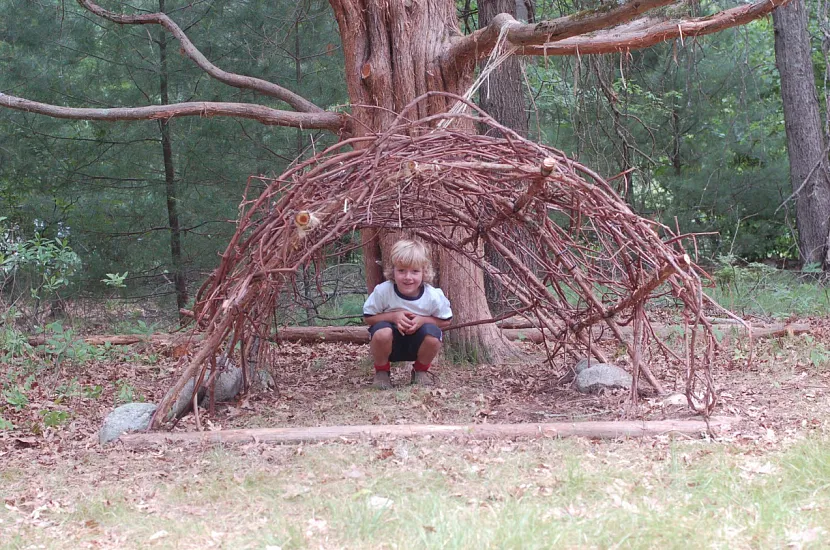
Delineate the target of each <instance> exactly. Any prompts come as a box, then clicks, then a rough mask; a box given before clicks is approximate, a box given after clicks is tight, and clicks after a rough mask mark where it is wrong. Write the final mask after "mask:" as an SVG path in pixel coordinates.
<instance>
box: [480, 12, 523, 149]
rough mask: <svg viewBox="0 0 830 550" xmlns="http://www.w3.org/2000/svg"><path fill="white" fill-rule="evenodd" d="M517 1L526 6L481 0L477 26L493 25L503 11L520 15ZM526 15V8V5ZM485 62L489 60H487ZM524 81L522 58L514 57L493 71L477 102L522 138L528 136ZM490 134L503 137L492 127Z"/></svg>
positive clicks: (515, 15)
mask: <svg viewBox="0 0 830 550" xmlns="http://www.w3.org/2000/svg"><path fill="white" fill-rule="evenodd" d="M517 3H520V4H521V7H524V2H523V1H522V0H479V3H478V26H479V28H484V27H487V26H488V25H490V23H491V22H492V21H493V18H495V17H496V16H497V15H498V14H500V13H508V14H510V15H511V16H512V17H517V18H521V16H520V15H517V11H518V8H519V7H520V6H517ZM524 11H525V18H526V17H527V9H526V8H525V10H524ZM484 63H486V62H484ZM525 88H526V86H525V81H524V76H523V74H522V59H521V57H519V56H516V55H514V56H511V57H510V58H509V59H506V60H504V61H503V62H502V64H501V65H499V67H498V68H497V69H496V70H494V71H493V72H492V73H491V74H490V77H489V78H488V80H487V82H486V83H485V84H484V86H482V87H481V91H480V92H479V99H478V104H479V106H480V107H481V108H482V109H484V110H485V111H487V113H488V114H489V115H490V116H492V117H493V118H494V119H496V120H497V121H498V122H499V123H501V124H503V125H504V126H507V127H508V128H510V129H511V130H514V131H515V132H516V133H517V134H519V135H520V136H522V137H527V135H528V122H527V100H526V99H525ZM489 132H490V135H493V136H494V137H502V136H501V132H499V131H498V130H497V129H495V128H490V129H489Z"/></svg>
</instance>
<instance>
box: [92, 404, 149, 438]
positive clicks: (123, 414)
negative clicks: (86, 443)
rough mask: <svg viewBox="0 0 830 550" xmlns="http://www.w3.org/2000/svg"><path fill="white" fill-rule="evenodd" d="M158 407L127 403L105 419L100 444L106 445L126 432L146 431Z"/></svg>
mask: <svg viewBox="0 0 830 550" xmlns="http://www.w3.org/2000/svg"><path fill="white" fill-rule="evenodd" d="M156 407H157V405H154V404H153V403H127V404H126V405H121V406H120V407H118V408H116V409H115V410H113V411H112V412H111V413H109V414H108V415H107V417H106V418H105V419H104V425H103V426H101V431H100V432H98V442H99V443H101V445H105V444H107V443H109V442H110V441H112V440H113V439H117V438H118V437H119V436H120V435H121V434H123V433H125V432H132V431H138V430H146V429H147V427H148V426H149V425H150V418H152V416H153V413H154V412H155V410H156Z"/></svg>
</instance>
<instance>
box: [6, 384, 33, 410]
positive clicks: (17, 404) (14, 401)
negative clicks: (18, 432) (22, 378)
mask: <svg viewBox="0 0 830 550" xmlns="http://www.w3.org/2000/svg"><path fill="white" fill-rule="evenodd" d="M3 399H5V401H6V403H8V404H9V405H11V406H12V407H14V408H15V409H17V410H18V411H19V410H22V409H23V408H24V407H25V406H26V405H28V404H29V398H28V397H27V396H26V392H25V389H24V388H21V387H20V386H13V387H11V388H8V389H5V390H3Z"/></svg>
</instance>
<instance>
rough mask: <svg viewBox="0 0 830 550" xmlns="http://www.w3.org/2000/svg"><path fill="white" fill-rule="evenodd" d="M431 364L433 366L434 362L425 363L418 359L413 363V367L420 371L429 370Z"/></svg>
mask: <svg viewBox="0 0 830 550" xmlns="http://www.w3.org/2000/svg"><path fill="white" fill-rule="evenodd" d="M431 366H432V363H429V364H426V365H424V364H422V363H419V362H418V361H415V364H414V365H412V369H413V370H415V371H418V372H426V371H428V370H429V368H430V367H431Z"/></svg>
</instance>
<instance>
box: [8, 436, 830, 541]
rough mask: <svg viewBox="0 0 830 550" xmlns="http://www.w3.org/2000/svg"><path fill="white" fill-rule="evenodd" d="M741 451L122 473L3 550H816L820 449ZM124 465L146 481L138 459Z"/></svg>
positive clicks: (707, 448) (468, 450) (389, 453)
mask: <svg viewBox="0 0 830 550" xmlns="http://www.w3.org/2000/svg"><path fill="white" fill-rule="evenodd" d="M748 451H750V449H743V448H740V447H736V446H732V445H729V444H723V443H712V442H702V441H678V442H662V443H658V444H654V442H649V441H643V442H637V441H629V442H622V443H601V444H594V443H591V442H587V441H584V440H563V441H557V440H543V441H538V442H523V443H522V442H520V443H512V442H505V441H502V442H493V443H467V444H461V443H455V444H446V443H444V444H442V443H440V442H437V441H406V440H398V441H390V442H385V443H375V444H371V443H358V444H327V445H315V446H310V447H281V448H272V449H270V450H268V448H261V447H260V448H259V450H256V449H254V450H249V451H247V452H245V451H242V450H209V451H204V452H195V451H194V452H192V453H189V454H179V455H178V458H177V459H176V460H178V461H185V462H187V463H189V466H188V467H183V468H180V469H178V470H177V472H176V473H175V475H170V476H169V477H167V478H165V479H163V478H161V477H157V476H152V475H147V474H146V471H145V472H142V471H137V472H133V473H130V472H129V471H127V470H125V472H124V474H123V477H124V479H123V481H122V482H120V483H116V484H113V483H107V484H102V485H101V486H99V487H96V488H90V487H88V486H86V485H83V484H77V483H74V482H73V480H72V477H71V476H72V470H71V469H66V470H65V471H60V472H54V473H53V475H52V476H51V477H50V478H49V479H48V480H44V483H43V486H42V487H41V488H40V491H41V492H42V493H43V494H51V495H52V498H53V499H55V500H56V501H59V502H61V503H62V505H63V506H64V507H66V506H67V503H72V505H71V506H69V507H66V508H65V509H64V510H61V509H45V510H44V511H42V513H41V514H40V516H39V518H40V519H41V520H45V521H47V522H48V525H47V526H43V525H41V526H38V525H37V522H35V521H33V520H32V517H31V511H29V510H28V509H27V510H23V509H21V510H20V511H15V510H10V509H8V508H6V509H5V510H2V511H0V520H2V522H3V523H2V524H0V527H3V529H0V533H4V534H3V535H0V541H2V542H0V548H22V547H26V546H30V545H32V544H42V545H44V546H45V547H47V548H65V547H67V545H69V546H75V545H79V544H82V543H87V542H89V543H95V542H96V541H97V542H98V543H100V544H101V545H103V546H104V547H116V546H117V547H124V548H138V547H145V546H148V545H150V546H158V547H195V546H202V547H204V546H205V545H207V546H211V545H218V546H222V545H225V546H227V545H230V546H232V547H234V548H264V547H265V546H267V545H271V546H279V547H282V548H344V547H346V548H381V547H383V548H392V547H397V548H434V547H440V548H552V547H566V548H567V547H598V548H609V547H619V548H657V547H659V548H689V547H690V546H694V547H701V548H730V549H731V548H758V547H769V548H779V547H785V546H787V545H788V544H793V545H795V546H799V545H800V547H808V548H809V547H819V546H820V545H821V541H823V540H826V536H827V533H830V481H828V480H830V446H828V440H827V439H824V438H819V437H816V438H813V439H808V440H806V441H803V442H802V443H799V444H796V445H794V446H792V447H791V448H789V449H788V450H786V451H783V452H774V453H770V454H767V455H759V454H758V453H756V452H755V451H754V449H752V450H751V451H752V452H748ZM260 453H262V454H260ZM268 453H276V455H273V456H272V455H269V454H268ZM274 456H276V459H274ZM121 459H122V460H127V461H129V462H131V463H132V464H133V466H134V467H135V468H136V469H138V470H141V469H142V466H141V464H140V463H141V461H142V460H143V457H141V456H140V455H138V456H131V457H122V458H121ZM147 460H148V461H150V460H149V459H147ZM150 462H152V461H150ZM158 466H159V464H155V465H154V466H151V469H152V468H153V467H158ZM86 467H90V468H93V467H95V464H94V463H90V464H88V465H87V466H86ZM9 478H11V479H10V480H9V481H10V483H8V486H7V491H6V493H7V494H6V496H5V498H7V499H12V501H13V502H21V501H20V500H19V498H18V497H16V496H15V495H16V494H20V493H25V492H26V490H27V489H26V487H25V486H24V485H22V482H20V483H16V482H15V481H14V479H15V478H17V476H16V475H14V476H9V477H7V478H6V479H9ZM27 514H28V515H27Z"/></svg>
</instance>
